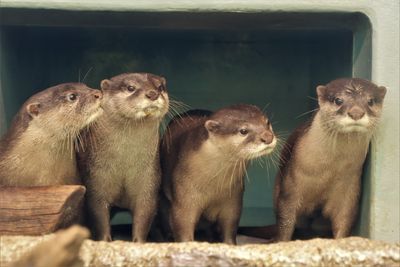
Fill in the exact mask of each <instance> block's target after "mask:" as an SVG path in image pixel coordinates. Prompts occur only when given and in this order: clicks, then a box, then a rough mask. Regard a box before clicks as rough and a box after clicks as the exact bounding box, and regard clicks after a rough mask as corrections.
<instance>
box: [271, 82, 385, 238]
mask: <svg viewBox="0 0 400 267" xmlns="http://www.w3.org/2000/svg"><path fill="white" fill-rule="evenodd" d="M349 88H350V89H349ZM320 89H321V90H320ZM320 89H319V90H318V91H319V92H318V94H319V104H320V110H318V111H317V112H316V113H315V114H314V116H313V117H312V119H311V120H310V121H309V122H307V123H305V124H304V125H302V126H300V127H299V128H298V129H297V130H295V132H294V133H293V134H292V135H291V136H290V137H289V139H288V142H287V145H286V147H285V148H284V149H283V151H282V156H281V162H280V170H279V172H278V174H277V177H276V182H275V191H274V204H275V211H276V214H277V223H278V236H277V239H278V240H281V241H287V240H290V239H291V237H292V234H293V231H294V227H295V225H296V223H298V222H299V219H301V218H302V217H304V216H306V217H307V216H310V215H312V214H314V212H315V211H316V210H321V212H322V215H323V216H324V217H325V218H328V219H329V220H330V221H331V225H332V232H333V235H334V237H335V238H341V237H346V236H348V235H350V232H351V228H352V226H353V223H354V220H355V218H356V216H357V211H358V202H359V198H360V193H361V174H362V173H361V172H362V167H363V164H364V161H365V158H366V155H367V152H368V146H369V142H370V139H371V137H372V134H373V130H374V128H375V127H376V124H377V122H378V119H379V117H380V111H381V107H382V101H383V98H384V95H385V92H386V89H385V88H382V87H379V88H378V87H377V86H376V85H374V84H372V83H370V82H368V81H365V80H361V79H339V80H335V81H333V82H331V83H330V84H328V85H327V86H325V87H321V88H320ZM353 93H354V94H355V96H354V95H353ZM336 96H340V97H344V98H345V103H344V104H343V106H341V107H340V108H338V107H335V106H334V105H333V103H332V102H333V101H334V98H335V97H336ZM367 97H373V98H375V99H376V103H375V105H376V107H374V106H373V107H371V108H367V107H366V106H365V103H366V99H367ZM351 103H352V104H351ZM345 105H347V106H345ZM355 106H357V107H360V106H361V107H362V109H363V110H365V112H366V114H368V116H369V118H370V120H371V122H370V125H369V126H368V128H367V129H366V130H365V131H362V132H354V131H352V132H341V128H340V126H338V125H337V124H336V123H335V122H334V121H333V120H335V119H336V117H337V118H339V117H338V116H343V114H345V112H346V110H347V112H351V111H352V110H353V107H355ZM336 109H338V110H337V111H336ZM338 129H339V130H338Z"/></svg>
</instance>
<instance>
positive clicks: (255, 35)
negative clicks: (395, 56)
mask: <svg viewBox="0 0 400 267" xmlns="http://www.w3.org/2000/svg"><path fill="white" fill-rule="evenodd" d="M2 33H3V37H4V41H3V43H4V47H3V49H4V50H6V53H5V54H6V55H7V56H6V57H4V58H3V60H2V64H3V66H4V70H5V71H6V75H5V78H4V80H2V83H3V84H4V86H3V88H4V89H3V94H4V98H5V99H7V101H6V102H5V108H6V118H7V120H8V121H10V119H11V118H12V116H13V115H14V114H15V112H16V111H17V109H18V108H19V106H20V105H21V104H22V103H23V101H24V100H25V99H26V98H27V97H29V96H30V95H31V94H33V93H34V92H37V91H39V90H42V89H44V88H46V87H48V86H51V85H54V84H57V83H61V82H71V81H78V79H79V76H80V79H82V78H83V77H84V76H85V73H86V72H87V71H88V70H89V69H91V71H90V72H89V73H88V74H87V76H86V79H85V82H86V83H87V84H89V85H90V86H92V87H94V88H97V87H98V85H99V84H100V81H101V80H102V79H104V78H109V77H111V76H113V75H116V74H119V73H122V72H153V73H156V74H160V75H163V76H165V77H166V78H167V83H168V90H169V93H170V94H171V95H172V96H173V97H174V98H175V99H178V100H180V101H183V102H184V103H186V104H188V105H189V106H190V107H192V108H206V109H211V110H215V109H217V108H220V107H223V106H226V105H230V104H234V103H250V104H254V105H257V106H259V107H260V108H263V107H266V106H268V107H267V108H266V113H267V114H268V116H269V117H270V118H271V120H272V124H273V127H274V130H275V131H276V132H277V133H278V135H279V136H280V138H281V140H282V141H283V140H284V139H285V138H286V137H287V136H288V134H289V133H290V132H291V131H292V130H293V129H294V128H295V127H296V126H298V125H299V124H300V123H301V122H303V121H304V120H305V119H306V118H307V117H308V115H305V116H302V117H298V116H299V115H301V114H302V113H304V112H307V111H309V110H311V109H313V108H315V105H316V102H315V100H313V99H312V98H313V97H315V91H314V88H315V87H316V86H317V85H318V84H321V83H326V82H328V81H330V80H332V79H334V78H336V77H342V76H351V72H352V45H353V44H352V40H353V39H352V33H351V32H350V31H348V30H328V31H327V30H324V31H322V30H301V31H299V30H285V31H281V32H279V31H272V30H264V31H261V30H257V31H254V30H251V29H248V30H243V29H242V30H218V29H215V30H179V29H177V30H162V29H156V30H155V29H154V30H142V29H129V28H121V27H112V28H108V27H101V28H99V27H90V28H88V27H26V26H5V27H3V28H2ZM79 74H80V75H79ZM276 152H279V151H278V150H277V151H276ZM278 155H279V153H276V155H275V161H276V160H277V157H278ZM263 161H264V160H263ZM262 165H263V166H260V164H258V163H257V162H255V163H254V164H252V166H251V167H250V169H249V172H248V173H249V179H248V180H247V181H246V193H245V198H244V207H245V208H244V212H243V218H242V225H265V224H270V223H273V222H274V216H273V213H272V188H273V185H274V176H275V173H276V169H275V166H274V165H275V163H274V162H273V160H270V159H268V158H267V159H265V162H264V163H262Z"/></svg>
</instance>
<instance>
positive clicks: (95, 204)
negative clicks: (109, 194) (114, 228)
mask: <svg viewBox="0 0 400 267" xmlns="http://www.w3.org/2000/svg"><path fill="white" fill-rule="evenodd" d="M86 199H87V208H88V213H89V220H90V226H91V230H92V232H93V236H94V239H95V240H103V241H111V230H110V209H109V204H108V203H107V202H106V201H104V200H99V198H96V197H95V196H93V194H91V193H90V192H88V193H87V196H86Z"/></svg>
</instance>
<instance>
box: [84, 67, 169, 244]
mask: <svg viewBox="0 0 400 267" xmlns="http://www.w3.org/2000/svg"><path fill="white" fill-rule="evenodd" d="M165 83H166V82H165V79H164V78H162V77H159V76H156V75H153V74H148V73H127V74H121V75H118V76H116V77H114V78H112V79H111V80H104V81H102V83H101V88H102V91H103V94H104V101H103V102H104V103H103V107H104V111H105V112H104V114H103V116H101V117H100V118H99V120H98V125H97V127H95V128H93V129H91V130H90V132H89V133H90V135H88V136H87V137H88V138H90V139H91V140H92V143H93V145H91V146H90V148H89V149H88V150H87V151H86V152H85V153H80V154H79V163H80V169H81V172H82V175H83V176H84V177H85V180H84V181H85V185H86V187H87V208H88V212H89V216H90V220H91V222H90V223H91V228H92V231H93V232H94V237H95V238H96V239H99V240H111V233H110V218H109V217H110V208H111V207H112V206H117V207H121V208H127V209H129V210H130V211H131V213H132V215H133V229H132V234H133V237H132V238H133V240H134V241H138V242H145V241H146V238H147V234H148V231H149V227H150V225H151V222H152V220H153V217H154V214H155V211H156V203H157V195H158V190H159V184H160V178H161V177H160V166H159V165H160V163H159V154H158V146H159V132H158V129H159V124H160V122H161V120H162V119H163V116H164V115H165V114H166V113H167V111H168V105H169V100H168V94H167V92H166V88H165V86H166V85H165ZM131 86H132V88H130V87H131ZM129 88H130V89H129ZM129 90H132V91H129Z"/></svg>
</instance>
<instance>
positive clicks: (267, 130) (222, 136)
mask: <svg viewBox="0 0 400 267" xmlns="http://www.w3.org/2000/svg"><path fill="white" fill-rule="evenodd" d="M276 142H277V138H276V137H275V135H274V132H273V130H272V126H271V123H270V121H269V120H268V118H267V117H266V116H265V115H264V114H263V113H262V111H261V110H260V109H259V108H258V107H256V106H252V105H245V104H238V105H233V106H229V107H226V108H222V109H220V110H218V111H216V112H214V113H211V112H206V111H205V112H202V111H198V110H195V111H190V112H188V113H187V114H184V115H181V116H177V117H175V118H174V119H173V120H172V121H171V122H170V124H169V126H168V127H167V130H166V133H165V134H164V136H163V139H162V142H161V149H160V153H161V166H162V195H163V199H164V203H163V204H164V206H166V209H167V211H165V210H164V211H163V212H164V213H166V214H167V216H168V217H169V220H170V226H171V230H172V233H173V236H174V239H175V241H179V242H182V241H193V240H194V232H195V228H196V225H197V224H198V223H199V221H200V220H205V221H207V222H210V223H216V224H218V226H219V229H220V232H221V239H222V240H223V242H225V243H228V244H236V231H237V227H238V224H239V219H240V215H241V209H242V199H243V192H244V181H243V176H244V175H245V169H246V166H247V163H248V161H249V160H251V159H254V158H257V157H261V156H264V155H266V154H269V153H270V152H271V151H272V150H273V149H274V147H275V145H276ZM164 221H165V219H164ZM167 221H168V220H167Z"/></svg>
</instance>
